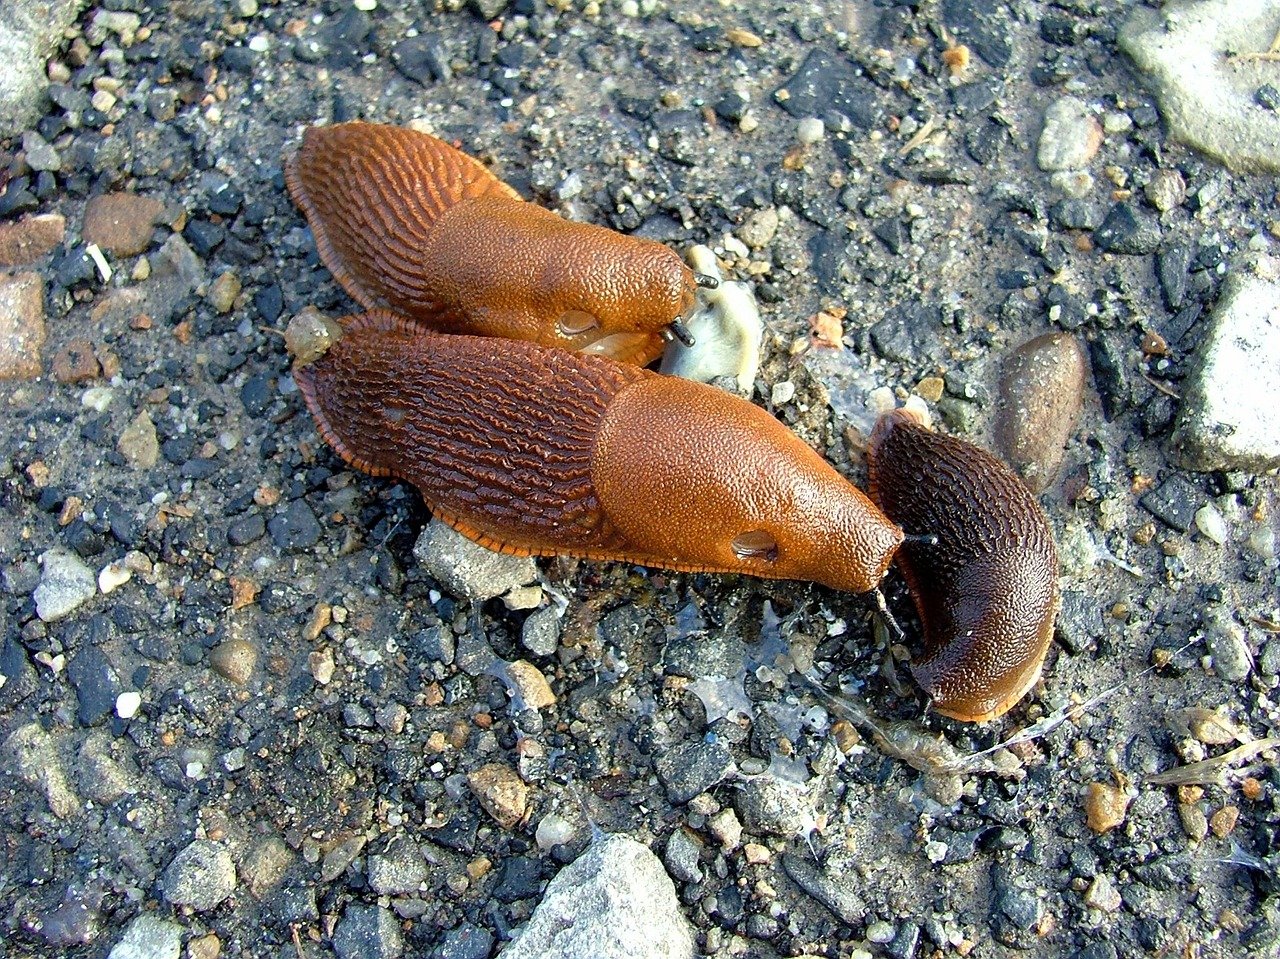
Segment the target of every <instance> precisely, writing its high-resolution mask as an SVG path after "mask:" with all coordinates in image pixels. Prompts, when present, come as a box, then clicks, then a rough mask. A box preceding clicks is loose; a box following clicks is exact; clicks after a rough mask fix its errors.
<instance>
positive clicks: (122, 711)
mask: <svg viewBox="0 0 1280 959" xmlns="http://www.w3.org/2000/svg"><path fill="white" fill-rule="evenodd" d="M141 707H142V693H139V692H128V693H121V694H120V695H119V696H117V697H116V715H117V716H119V717H120V718H121V719H132V718H133V717H134V716H136V715H138V710H139V709H140V708H141Z"/></svg>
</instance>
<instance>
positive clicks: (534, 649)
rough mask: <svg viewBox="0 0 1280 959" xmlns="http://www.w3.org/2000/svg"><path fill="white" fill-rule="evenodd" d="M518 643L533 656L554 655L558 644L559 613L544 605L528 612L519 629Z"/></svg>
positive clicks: (552, 607) (553, 608)
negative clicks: (527, 616)
mask: <svg viewBox="0 0 1280 959" xmlns="http://www.w3.org/2000/svg"><path fill="white" fill-rule="evenodd" d="M520 643H521V645H522V646H524V648H525V649H527V650H528V651H529V652H531V653H533V655H535V656H554V655H555V653H556V647H557V646H559V645H560V613H559V611H558V610H557V609H556V608H555V607H554V606H545V607H543V608H542V609H539V610H536V611H534V612H532V613H530V614H529V618H528V619H526V620H525V621H524V627H523V628H522V629H521V630H520Z"/></svg>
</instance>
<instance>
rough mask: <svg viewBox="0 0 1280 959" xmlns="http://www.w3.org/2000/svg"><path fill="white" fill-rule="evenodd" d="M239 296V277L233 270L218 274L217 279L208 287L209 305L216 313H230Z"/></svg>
mask: <svg viewBox="0 0 1280 959" xmlns="http://www.w3.org/2000/svg"><path fill="white" fill-rule="evenodd" d="M239 295H240V277H239V275H237V273H236V272H235V270H227V271H226V272H225V273H220V274H219V275H218V278H217V279H216V280H214V281H213V282H212V283H211V284H210V285H209V294H208V297H207V298H208V300H209V305H210V306H212V307H213V308H214V309H215V310H216V311H217V312H219V313H230V312H231V308H232V307H233V306H235V303H236V297H237V296H239Z"/></svg>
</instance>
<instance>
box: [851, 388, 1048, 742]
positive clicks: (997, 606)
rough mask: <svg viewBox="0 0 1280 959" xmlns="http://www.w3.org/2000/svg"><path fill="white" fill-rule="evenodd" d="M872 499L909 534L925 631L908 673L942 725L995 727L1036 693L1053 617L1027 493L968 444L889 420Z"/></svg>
mask: <svg viewBox="0 0 1280 959" xmlns="http://www.w3.org/2000/svg"><path fill="white" fill-rule="evenodd" d="M867 464H868V470H869V473H870V478H871V498H872V499H873V500H874V501H875V502H876V504H877V505H878V506H879V507H880V508H881V509H882V510H884V512H885V514H886V515H887V516H888V517H889V519H891V520H892V521H893V522H895V523H897V524H899V525H901V526H902V528H903V529H904V530H906V532H907V533H913V534H917V533H918V534H933V535H935V536H936V537H937V540H938V541H937V543H936V544H933V545H928V544H925V543H920V542H913V541H910V540H909V541H908V542H906V543H904V544H903V546H902V548H901V549H900V550H899V551H898V554H897V557H896V559H897V563H898V565H899V567H900V568H901V569H902V572H903V575H904V576H905V578H906V580H907V586H908V588H909V589H910V591H911V596H912V599H913V600H914V602H915V605H916V609H917V610H918V612H919V614H920V620H921V623H922V624H923V626H924V650H923V652H922V654H921V655H920V656H919V657H917V658H916V659H915V660H914V661H913V663H912V673H913V674H914V675H915V678H916V680H917V682H919V683H920V685H921V686H922V687H923V688H924V690H925V691H926V692H927V693H928V694H929V696H930V697H931V698H932V699H933V702H934V705H935V707H936V708H937V709H938V711H939V712H940V713H942V714H943V715H946V716H951V717H953V718H955V719H961V720H965V721H968V722H980V721H982V720H986V719H994V718H995V717H997V716H1000V715H1001V714H1003V713H1005V712H1006V711H1007V710H1009V709H1010V708H1011V707H1012V706H1013V705H1014V703H1016V702H1017V701H1018V700H1019V699H1021V698H1022V697H1023V695H1024V694H1025V693H1026V692H1027V691H1028V690H1030V688H1031V687H1032V686H1033V685H1035V682H1036V680H1037V679H1038V678H1039V676H1040V669H1041V665H1042V664H1043V662H1044V656H1045V653H1046V652H1047V650H1048V648H1049V642H1050V640H1051V639H1052V638H1053V624H1054V619H1055V618H1056V616H1057V611H1058V604H1059V596H1058V556H1057V551H1056V550H1055V548H1054V543H1053V534H1052V532H1051V530H1050V529H1049V523H1048V520H1047V519H1046V518H1045V515H1044V513H1043V512H1042V511H1041V509H1040V506H1039V504H1038V503H1037V502H1036V500H1035V498H1034V497H1033V496H1032V495H1031V494H1030V492H1028V490H1027V487H1026V486H1025V485H1023V483H1022V481H1021V480H1019V479H1018V477H1017V476H1016V475H1015V474H1014V473H1013V471H1012V470H1010V469H1009V468H1008V467H1006V466H1004V464H1002V463H1001V462H1000V461H999V460H997V459H996V458H995V457H993V456H991V455H990V454H989V453H986V452H985V451H983V450H981V449H979V448H978V447H976V446H973V445H972V444H969V443H965V442H963V441H961V440H958V439H954V438H952V437H947V436H942V435H940V434H938V433H935V432H933V431H932V430H929V429H927V428H926V427H924V426H922V425H921V424H920V423H919V422H918V421H917V420H916V419H915V418H914V417H913V416H911V415H910V414H909V413H907V412H906V411H905V410H895V411H893V412H892V413H888V414H885V415H884V416H882V417H881V418H880V420H879V421H878V422H877V424H876V427H875V429H874V430H873V431H872V435H871V441H870V443H869V445H868V448H867Z"/></svg>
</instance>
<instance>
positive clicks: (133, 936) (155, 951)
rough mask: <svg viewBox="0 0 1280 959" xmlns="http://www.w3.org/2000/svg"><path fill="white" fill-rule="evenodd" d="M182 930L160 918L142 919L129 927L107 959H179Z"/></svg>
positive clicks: (174, 923)
mask: <svg viewBox="0 0 1280 959" xmlns="http://www.w3.org/2000/svg"><path fill="white" fill-rule="evenodd" d="M181 952H182V926H180V925H179V924H178V923H176V922H173V921H172V920H169V919H161V918H160V917H159V916H150V915H144V916H139V917H138V918H137V919H135V920H133V922H131V923H129V928H128V929H126V930H125V931H124V935H123V936H121V937H120V941H119V942H117V943H116V944H115V945H114V946H112V947H111V952H110V953H109V954H108V955H107V959H178V956H179V954H180V953H181Z"/></svg>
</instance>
